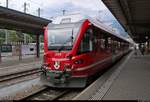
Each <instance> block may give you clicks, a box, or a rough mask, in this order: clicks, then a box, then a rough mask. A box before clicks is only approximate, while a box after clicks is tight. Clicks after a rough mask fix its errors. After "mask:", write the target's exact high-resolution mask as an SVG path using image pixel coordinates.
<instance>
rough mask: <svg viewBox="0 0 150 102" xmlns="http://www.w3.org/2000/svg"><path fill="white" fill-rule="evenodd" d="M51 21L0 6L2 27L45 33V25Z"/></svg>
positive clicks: (0, 25)
mask: <svg viewBox="0 0 150 102" xmlns="http://www.w3.org/2000/svg"><path fill="white" fill-rule="evenodd" d="M50 22H51V20H47V19H44V18H41V17H37V16H33V15H30V14H25V13H22V12H19V11H16V10H12V9H9V8H5V7H1V6H0V29H10V30H18V31H21V32H24V33H32V34H37V33H38V34H43V27H44V26H46V25H48V23H50Z"/></svg>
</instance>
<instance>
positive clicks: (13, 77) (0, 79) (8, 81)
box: [0, 68, 41, 87]
mask: <svg viewBox="0 0 150 102" xmlns="http://www.w3.org/2000/svg"><path fill="white" fill-rule="evenodd" d="M40 73H41V70H40V69H39V68H35V69H31V70H26V71H22V72H16V73H12V74H6V75H3V76H0V87H5V86H8V85H13V84H15V83H18V82H22V81H26V80H31V79H34V78H37V77H39V75H40Z"/></svg>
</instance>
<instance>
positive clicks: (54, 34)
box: [41, 22, 86, 87]
mask: <svg viewBox="0 0 150 102" xmlns="http://www.w3.org/2000/svg"><path fill="white" fill-rule="evenodd" d="M81 24H82V23H81V22H80V23H68V24H49V25H48V27H47V28H46V29H45V34H44V61H43V65H42V67H41V69H42V72H43V73H42V74H41V81H42V83H43V84H44V85H47V86H51V87H84V86H85V83H86V79H85V78H83V79H82V78H74V77H72V71H73V61H72V57H73V53H74V50H73V47H74V45H75V43H76V40H77V37H78V36H79V35H78V32H79V30H80V27H81Z"/></svg>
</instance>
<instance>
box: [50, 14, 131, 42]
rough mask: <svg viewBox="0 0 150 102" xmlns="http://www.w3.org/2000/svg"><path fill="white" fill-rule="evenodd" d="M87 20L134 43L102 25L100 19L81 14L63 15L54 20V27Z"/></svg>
mask: <svg viewBox="0 0 150 102" xmlns="http://www.w3.org/2000/svg"><path fill="white" fill-rule="evenodd" d="M85 20H89V22H90V23H91V24H93V25H94V26H96V27H98V28H100V29H102V30H104V31H105V32H107V33H109V34H111V35H113V36H116V37H118V38H120V39H123V40H125V41H127V42H129V43H133V42H132V41H129V40H127V38H125V37H123V36H121V33H117V32H116V31H115V30H113V29H112V28H111V27H109V26H107V25H105V24H104V23H102V22H101V21H99V20H98V19H96V18H95V19H93V18H91V17H89V16H85V15H81V14H79V13H78V14H71V15H63V16H58V17H56V18H55V20H53V22H52V25H53V24H54V25H63V26H64V25H65V24H66V25H73V24H75V23H79V22H84V21H85ZM52 25H51V24H49V27H50V26H52Z"/></svg>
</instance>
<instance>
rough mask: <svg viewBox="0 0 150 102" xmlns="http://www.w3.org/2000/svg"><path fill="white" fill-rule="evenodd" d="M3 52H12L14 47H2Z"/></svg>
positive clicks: (0, 48) (0, 47)
mask: <svg viewBox="0 0 150 102" xmlns="http://www.w3.org/2000/svg"><path fill="white" fill-rule="evenodd" d="M0 50H1V52H12V45H1V46H0Z"/></svg>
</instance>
